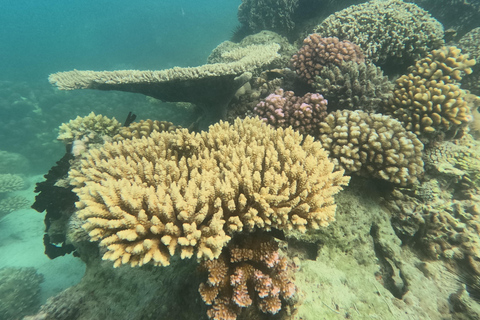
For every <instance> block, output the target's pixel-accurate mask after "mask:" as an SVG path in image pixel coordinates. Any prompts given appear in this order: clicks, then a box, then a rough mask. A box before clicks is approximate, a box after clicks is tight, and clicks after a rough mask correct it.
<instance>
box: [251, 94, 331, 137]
mask: <svg viewBox="0 0 480 320" xmlns="http://www.w3.org/2000/svg"><path fill="white" fill-rule="evenodd" d="M253 113H254V114H256V115H259V116H260V117H261V118H262V120H264V121H265V122H267V123H268V124H271V125H273V126H274V127H277V128H287V127H289V126H292V127H293V129H294V130H297V131H298V132H300V133H301V134H305V133H306V134H314V133H315V132H317V130H318V128H319V126H320V123H321V122H322V121H323V119H324V118H325V117H326V116H327V100H325V99H324V98H323V96H322V95H321V94H318V93H306V94H305V95H304V96H303V97H297V96H295V94H294V92H293V91H286V92H284V91H283V89H279V90H276V91H275V93H272V94H270V95H269V96H268V97H266V98H265V100H264V101H260V103H258V104H257V106H256V107H255V108H254V109H253Z"/></svg>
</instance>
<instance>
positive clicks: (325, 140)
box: [318, 110, 423, 186]
mask: <svg viewBox="0 0 480 320" xmlns="http://www.w3.org/2000/svg"><path fill="white" fill-rule="evenodd" d="M318 140H319V141H320V142H321V143H322V146H323V147H324V148H325V149H326V150H327V152H328V153H329V156H330V158H332V159H333V161H334V163H335V165H336V166H337V167H339V168H342V169H344V170H345V172H346V173H355V174H358V175H361V176H366V177H372V178H379V179H383V180H387V181H390V182H392V183H394V184H397V185H401V186H407V185H412V184H414V183H417V182H418V179H419V178H420V177H421V176H422V174H423V161H422V150H423V144H422V143H421V142H420V140H418V139H417V137H416V136H415V135H414V134H413V133H411V132H408V131H406V130H405V129H404V128H403V127H402V124H401V123H400V122H398V121H397V120H395V119H393V118H391V117H389V116H385V115H381V114H370V113H366V112H363V111H349V110H344V111H340V110H339V111H336V112H333V113H330V114H329V115H328V116H327V117H326V118H325V121H324V122H323V123H321V128H320V130H319V132H318Z"/></svg>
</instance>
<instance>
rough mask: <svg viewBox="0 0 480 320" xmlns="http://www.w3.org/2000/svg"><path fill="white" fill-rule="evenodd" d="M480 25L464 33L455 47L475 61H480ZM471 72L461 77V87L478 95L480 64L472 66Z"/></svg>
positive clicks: (479, 90) (479, 88)
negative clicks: (479, 44)
mask: <svg viewBox="0 0 480 320" xmlns="http://www.w3.org/2000/svg"><path fill="white" fill-rule="evenodd" d="M479 16H480V11H479ZM479 42H480V27H478V28H475V29H473V30H471V31H470V32H468V33H467V34H465V35H464V36H463V37H462V38H461V39H460V40H459V41H458V44H457V47H459V48H460V49H462V52H464V53H465V54H468V55H469V57H470V58H472V59H475V61H480V48H479V46H478V43H479ZM472 71H473V72H472V73H471V74H468V75H466V76H465V77H464V79H462V88H464V89H467V90H469V91H470V92H471V93H473V94H476V95H480V64H476V65H475V66H473V67H472Z"/></svg>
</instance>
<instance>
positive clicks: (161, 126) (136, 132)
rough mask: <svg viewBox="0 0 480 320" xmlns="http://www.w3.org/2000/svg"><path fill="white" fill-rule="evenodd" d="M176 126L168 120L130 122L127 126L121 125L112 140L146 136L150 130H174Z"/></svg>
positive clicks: (150, 132)
mask: <svg viewBox="0 0 480 320" xmlns="http://www.w3.org/2000/svg"><path fill="white" fill-rule="evenodd" d="M177 128H178V127H177V126H175V125H174V124H173V123H171V122H168V121H158V120H149V119H148V120H140V121H139V122H132V123H131V124H130V125H129V126H128V127H121V128H120V129H119V130H118V134H117V135H115V136H114V137H113V140H114V141H121V140H125V139H133V138H137V139H139V138H142V137H148V136H150V135H151V134H152V132H155V131H158V132H163V131H175V130H176V129H177Z"/></svg>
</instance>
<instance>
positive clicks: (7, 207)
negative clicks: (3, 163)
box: [0, 173, 29, 218]
mask: <svg viewBox="0 0 480 320" xmlns="http://www.w3.org/2000/svg"><path fill="white" fill-rule="evenodd" d="M24 186H25V183H24V180H23V178H22V177H21V176H19V175H17V174H9V173H6V174H0V194H1V195H0V218H3V217H4V216H6V215H7V214H9V213H11V212H13V211H15V210H19V209H22V208H25V207H27V206H28V205H29V201H28V200H27V199H26V198H24V197H22V196H15V195H11V192H14V191H18V190H22V189H23V188H24Z"/></svg>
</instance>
